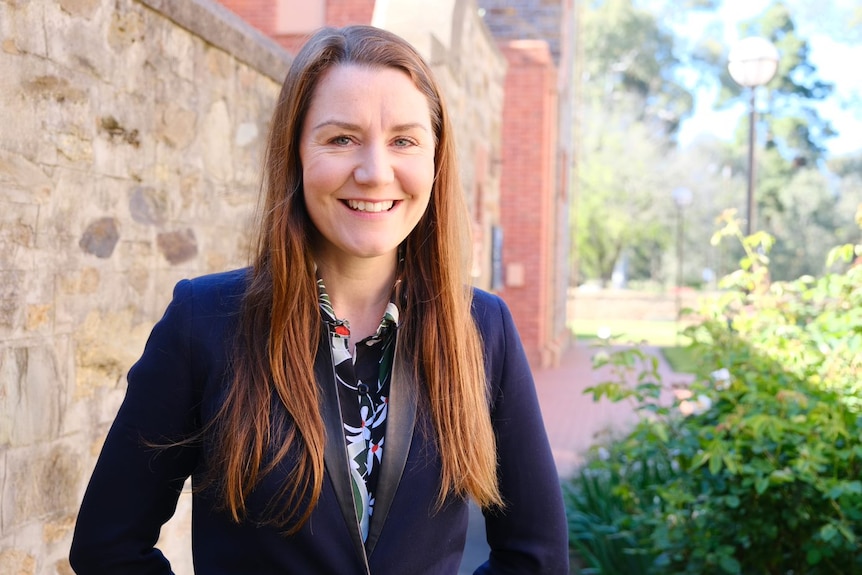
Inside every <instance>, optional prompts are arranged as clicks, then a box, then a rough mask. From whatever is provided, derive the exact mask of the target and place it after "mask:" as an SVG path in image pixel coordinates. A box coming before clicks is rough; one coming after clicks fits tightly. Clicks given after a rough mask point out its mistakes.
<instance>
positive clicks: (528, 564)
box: [475, 295, 569, 575]
mask: <svg viewBox="0 0 862 575" xmlns="http://www.w3.org/2000/svg"><path fill="white" fill-rule="evenodd" d="M485 297H487V298H489V299H490V300H491V301H490V304H489V305H488V306H486V307H485V312H484V314H483V317H480V318H478V319H479V325H480V330H481V331H482V332H483V333H482V337H483V340H484V342H485V349H486V367H487V371H488V377H489V379H490V384H491V391H492V402H493V403H492V412H491V418H492V424H493V426H494V431H495V435H496V440H497V452H498V474H499V475H498V477H499V482H500V489H501V492H502V496H503V500H504V503H505V508H504V509H503V510H502V511H494V510H490V511H486V512H485V529H486V536H487V539H488V544H489V546H490V549H491V552H490V557H489V559H488V561H487V562H486V563H484V564H483V565H481V566H480V567H479V568H478V569H477V570H476V572H475V573H476V575H503V574H507V575H508V574H526V573H543V574H553V575H558V574H566V573H568V572H569V549H568V527H567V522H566V516H565V508H564V506H563V498H562V490H561V487H560V481H559V478H558V475H557V470H556V466H555V464H554V459H553V456H552V454H551V448H550V445H549V443H548V437H547V433H546V431H545V426H544V422H543V420H542V414H541V411H540V407H539V402H538V398H537V396H536V388H535V384H534V381H533V376H532V372H531V371H530V366H529V364H528V362H527V358H526V354H525V353H524V348H523V345H522V343H521V339H520V337H519V335H518V332H517V329H516V328H515V324H514V321H513V320H512V315H511V313H510V312H509V309H508V307H507V306H506V304H505V303H504V302H503V300H501V299H500V298H499V297H496V296H491V295H486V296H485Z"/></svg>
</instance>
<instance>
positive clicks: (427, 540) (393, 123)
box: [71, 26, 568, 575]
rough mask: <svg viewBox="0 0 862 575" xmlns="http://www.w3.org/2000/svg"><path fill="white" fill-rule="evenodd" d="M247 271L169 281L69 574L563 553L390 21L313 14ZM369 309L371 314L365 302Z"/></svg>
mask: <svg viewBox="0 0 862 575" xmlns="http://www.w3.org/2000/svg"><path fill="white" fill-rule="evenodd" d="M263 187H264V189H265V191H266V198H265V203H264V206H263V210H262V225H261V231H260V237H259V243H258V249H257V254H256V258H255V261H254V263H253V265H252V267H251V268H250V269H247V270H239V271H235V272H229V273H225V274H216V275H211V276H206V277H201V278H197V279H194V280H191V281H188V280H186V281H182V282H180V283H179V284H178V285H177V287H176V288H175V291H174V299H173V301H172V302H171V304H170V306H169V307H168V309H167V311H166V313H165V316H164V317H163V318H162V320H161V321H159V323H158V324H157V325H156V326H155V328H154V329H153V333H152V335H151V336H150V340H149V341H148V343H147V346H146V349H145V351H144V354H143V356H142V357H141V359H140V360H139V361H138V362H137V363H136V364H135V366H133V368H132V369H131V370H130V372H129V376H128V380H129V385H128V391H127V395H126V398H125V400H124V402H123V405H122V407H121V408H120V411H119V413H118V415H117V418H116V421H115V422H114V425H113V426H112V428H111V431H110V432H109V434H108V437H107V440H106V442H105V446H104V448H103V450H102V454H101V456H100V458H99V461H98V463H97V465H96V469H95V471H94V473H93V477H92V479H91V481H90V484H89V486H88V489H87V493H86V494H85V496H84V501H83V504H82V507H81V512H80V514H79V517H78V522H77V525H76V530H75V537H74V541H73V544H72V553H71V562H72V566H73V567H74V569H75V570H76V571H77V572H78V573H82V574H86V573H99V574H109V573H170V567H169V564H168V561H167V560H166V559H165V558H164V557H163V556H162V554H161V553H160V552H159V551H158V550H157V549H155V548H154V545H155V544H156V541H157V539H158V535H159V529H160V527H161V525H162V524H163V523H164V522H165V521H167V520H168V519H169V518H170V516H171V515H172V513H173V511H174V508H175V505H176V501H177V496H178V493H179V491H180V489H181V487H182V485H183V482H184V481H185V479H186V478H187V477H188V476H189V475H191V477H192V480H193V485H194V496H193V497H194V499H193V512H192V513H193V519H192V521H193V534H192V543H193V554H194V564H195V570H196V572H197V573H199V574H207V575H209V574H240V573H241V574H250V573H302V574H305V573H308V574H328V573H332V574H338V575H343V574H352V573H374V574H381V575H388V574H402V573H403V574H405V575H420V574H426V573H428V574H432V573H433V574H437V573H439V574H454V573H457V571H458V567H459V563H460V560H461V555H462V553H463V547H464V541H465V534H466V525H467V514H468V509H467V500H468V499H469V498H472V499H473V500H474V501H476V502H477V504H478V505H480V506H481V507H482V509H483V511H484V514H485V517H486V527H487V536H488V541H489V544H490V547H491V554H490V557H489V559H488V561H487V562H486V563H485V564H484V565H483V566H482V567H480V568H479V570H478V571H477V572H478V573H566V572H567V570H568V567H567V536H566V525H565V518H564V515H563V507H562V501H561V495H560V489H559V484H558V481H557V476H556V472H555V469H554V464H553V460H552V458H551V454H550V449H549V447H548V443H547V438H546V436H545V432H544V428H543V425H542V421H541V416H540V413H539V408H538V404H537V401H536V395H535V390H534V388H533V381H532V376H531V374H530V371H529V367H528V365H527V362H526V359H525V357H524V353H523V349H522V347H521V343H520V341H519V339H518V336H517V333H516V331H515V327H514V325H513V323H512V319H511V316H510V314H509V312H508V310H507V308H506V307H505V305H504V304H503V303H502V301H500V300H499V299H498V298H497V297H495V296H492V295H489V294H487V293H484V292H481V291H478V290H471V289H470V288H468V287H466V286H467V276H466V274H465V270H466V269H467V268H466V265H465V263H466V262H464V261H463V258H462V252H461V248H462V247H463V246H465V245H466V244H465V242H464V240H463V237H462V235H461V234H462V233H463V231H464V228H465V226H464V225H463V224H464V222H465V211H464V208H463V206H462V203H461V194H460V188H459V183H458V171H457V168H456V165H455V152H454V143H453V142H452V129H451V127H450V125H449V119H448V117H447V115H446V108H445V106H444V103H443V101H442V96H441V93H440V90H439V88H438V86H437V85H436V83H435V82H434V80H433V78H432V75H431V72H430V70H429V69H428V67H427V66H426V64H425V63H424V62H423V61H422V58H421V57H420V56H419V55H418V54H417V53H416V52H415V51H414V50H413V49H412V48H411V47H410V46H409V45H408V44H407V43H406V42H404V41H403V40H402V39H400V38H398V37H397V36H394V35H393V34H391V33H388V32H385V31H382V30H378V29H375V28H371V27H364V26H357V27H348V28H344V29H341V30H335V29H324V30H321V31H320V32H318V33H317V34H315V35H314V36H313V37H312V38H311V39H310V40H309V41H308V43H307V44H306V45H305V47H304V48H303V49H302V50H301V52H300V53H299V54H298V55H297V57H296V60H295V61H294V63H293V65H292V66H291V68H290V70H289V72H288V74H287V77H286V79H285V82H284V85H283V87H282V91H281V95H280V97H279V100H278V103H277V106H276V109H275V114H274V117H273V121H272V127H271V133H270V136H269V142H268V147H267V158H266V164H265V182H264V186H263ZM381 318H382V319H381Z"/></svg>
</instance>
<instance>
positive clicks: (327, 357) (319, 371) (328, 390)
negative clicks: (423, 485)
mask: <svg viewBox="0 0 862 575" xmlns="http://www.w3.org/2000/svg"><path fill="white" fill-rule="evenodd" d="M329 345H330V344H329V339H328V333H327V328H326V326H325V325H324V326H323V327H322V329H321V341H320V345H319V346H318V350H317V357H315V358H314V375H315V378H316V379H317V385H318V388H319V389H320V395H321V412H322V415H323V424H324V427H325V429H326V448H325V449H324V452H323V461H324V464H325V465H326V469H327V470H328V475H329V480H330V481H331V482H332V487H333V489H334V490H335V498H336V500H337V501H338V506H339V507H340V508H341V512H342V513H343V514H344V522H345V523H346V524H347V529H348V531H349V532H350V538H351V540H352V541H353V546H354V547H355V549H356V553H357V554H358V555H359V556H360V557H361V558H362V560H363V562H364V563H365V565H366V570H367V569H368V556H367V555H366V553H365V546H364V545H363V543H362V534H361V533H360V531H359V520H358V519H357V518H356V507H355V506H354V503H353V488H352V486H351V485H350V469H349V467H348V463H347V461H348V458H347V445H346V443H345V439H344V422H343V419H342V417H341V406H340V404H339V402H338V388H337V387H336V386H337V385H338V383H337V381H336V380H335V372H334V368H333V366H332V350H331V349H330V347H329ZM387 435H388V430H387ZM386 442H387V444H388V442H389V438H388V437H387V439H386ZM383 460H384V461H385V460H386V458H385V457H384V458H383ZM372 523H373V521H372Z"/></svg>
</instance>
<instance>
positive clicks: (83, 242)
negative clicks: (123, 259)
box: [78, 217, 120, 258]
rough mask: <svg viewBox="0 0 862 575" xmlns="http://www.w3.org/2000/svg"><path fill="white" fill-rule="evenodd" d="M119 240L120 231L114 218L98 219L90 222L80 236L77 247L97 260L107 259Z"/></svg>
mask: <svg viewBox="0 0 862 575" xmlns="http://www.w3.org/2000/svg"><path fill="white" fill-rule="evenodd" d="M119 239H120V230H119V227H118V222H117V220H116V218H110V217H105V218H99V219H97V220H93V221H92V222H90V224H89V225H88V226H87V229H85V230H84V233H83V234H82V235H81V239H80V241H79V242H78V246H79V247H80V248H81V249H82V250H84V251H85V252H86V253H88V254H92V255H94V256H96V257H97V258H109V257H111V254H113V253H114V248H115V247H116V245H117V242H118V241H119Z"/></svg>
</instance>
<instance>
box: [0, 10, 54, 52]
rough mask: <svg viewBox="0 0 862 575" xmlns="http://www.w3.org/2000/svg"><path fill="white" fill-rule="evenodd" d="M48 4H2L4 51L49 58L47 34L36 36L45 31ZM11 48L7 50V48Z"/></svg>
mask: <svg viewBox="0 0 862 575" xmlns="http://www.w3.org/2000/svg"><path fill="white" fill-rule="evenodd" d="M46 4H47V3H46V2H2V3H0V32H2V34H0V36H2V37H3V38H4V49H5V50H14V52H16V53H23V54H34V55H37V56H41V57H45V56H47V50H46V46H45V34H34V33H32V32H33V31H34V30H44V28H43V25H42V23H43V22H44V21H45V5H46ZM7 45H8V46H9V48H6V46H7Z"/></svg>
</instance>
